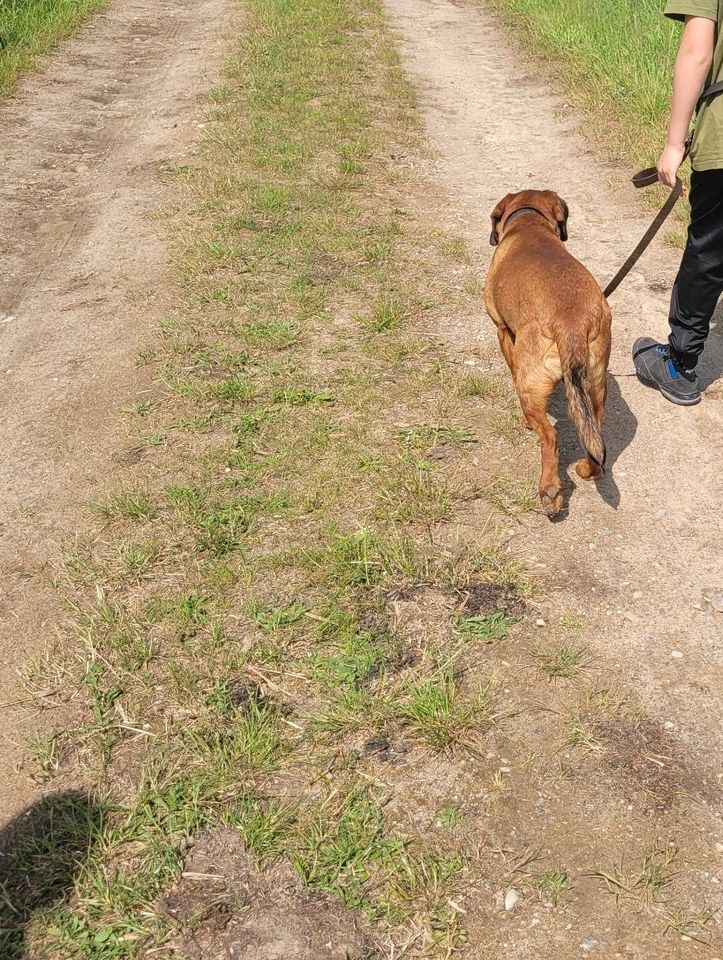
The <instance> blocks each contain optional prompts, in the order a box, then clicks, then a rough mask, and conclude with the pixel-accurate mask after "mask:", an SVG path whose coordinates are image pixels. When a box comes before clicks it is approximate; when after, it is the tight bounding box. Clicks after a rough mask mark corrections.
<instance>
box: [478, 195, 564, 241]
mask: <svg viewBox="0 0 723 960" xmlns="http://www.w3.org/2000/svg"><path fill="white" fill-rule="evenodd" d="M524 207H529V208H531V209H532V210H536V211H537V212H538V213H539V214H540V215H541V216H542V217H544V219H545V220H547V222H548V223H549V224H550V226H551V227H552V229H553V230H554V231H555V233H556V234H557V235H558V237H559V238H560V239H561V240H567V219H568V217H569V215H570V212H569V210H568V208H567V204H566V203H565V201H564V200H563V199H562V198H561V197H558V195H557V194H556V193H554V191H552V190H522V191H521V192H520V193H508V194H507V196H506V197H505V198H504V199H502V200H500V202H499V203H498V204H497V206H496V207H495V208H494V210H493V211H492V233H491V235H490V243H491V244H492V246H493V247H496V246H497V244H498V243H499V242H500V239H501V237H502V233H503V232H504V227H505V223H506V222H507V221H508V220H509V218H510V217H511V216H512V215H513V214H514V213H515V212H516V211H517V210H522V209H523V208H524Z"/></svg>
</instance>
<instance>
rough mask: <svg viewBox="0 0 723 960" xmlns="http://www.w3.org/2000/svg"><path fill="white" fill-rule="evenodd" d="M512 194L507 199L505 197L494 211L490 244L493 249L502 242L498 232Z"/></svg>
mask: <svg viewBox="0 0 723 960" xmlns="http://www.w3.org/2000/svg"><path fill="white" fill-rule="evenodd" d="M511 196H512V194H511V193H508V194H507V196H506V197H503V198H502V200H500V202H499V203H498V204H497V206H496V207H495V208H494V210H493V211H492V217H491V220H492V233H491V234H490V244H491V246H493V247H496V246H497V244H498V243H499V242H500V237H499V234H498V232H497V228H498V227H499V225H500V220H501V219H502V217H504V215H505V210H506V209H507V204H508V203H509V202H510V197H511Z"/></svg>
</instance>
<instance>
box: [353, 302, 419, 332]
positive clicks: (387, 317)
mask: <svg viewBox="0 0 723 960" xmlns="http://www.w3.org/2000/svg"><path fill="white" fill-rule="evenodd" d="M409 314H410V309H409V306H408V305H407V304H404V303H402V302H401V301H400V300H398V299H396V298H394V297H383V298H381V299H380V300H377V302H376V303H375V304H373V306H372V309H371V313H370V314H369V316H367V317H360V318H359V321H360V323H362V324H363V325H364V326H365V327H367V328H368V329H369V330H375V331H377V332H378V333H387V332H389V331H391V330H397V329H398V328H399V327H401V325H402V323H403V322H404V320H405V319H406V318H407V317H408V316H409Z"/></svg>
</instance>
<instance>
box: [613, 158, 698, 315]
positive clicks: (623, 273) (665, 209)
mask: <svg viewBox="0 0 723 960" xmlns="http://www.w3.org/2000/svg"><path fill="white" fill-rule="evenodd" d="M633 183H634V184H635V186H636V187H637V188H638V189H640V188H642V187H649V186H650V185H651V184H653V183H658V171H657V170H656V169H655V167H648V168H647V169H646V170H641V171H640V173H636V174H635V176H634V177H633ZM682 193H683V181H682V180H681V179H680V177H676V178H675V186H674V187H673V189H672V190H671V192H670V196H669V197H668V199H667V200H666V201H665V203H664V204H663V206H662V207H661V208H660V210H659V211H658V214H657V216H656V217H655V219H654V220H653V222H652V223H651V224H650V226H649V227H648V229H647V230H646V231H645V233H644V234H643V237H642V239H641V241H640V243H639V244H638V245H637V247H636V248H635V249H634V250H633V252H632V253H631V254H630V256H629V257H628V259H627V260H626V261H625V263H624V264H623V265H622V267H620V269H619V270H618V272H617V273H616V274H615V276H614V277H613V278H612V280H611V281H610V283H609V284H608V285H607V286H606V287H605V289H604V290H603V296H605V297H609V296H610V294H611V293H614V292H615V290H617V288H618V287H619V286H620V284H621V283H622V282H623V280H624V279H625V277H627V275H628V274H629V273H630V271H631V270H632V269H633V267H634V266H635V264H636V263H637V262H638V260H639V259H640V258H641V257H642V255H643V254H644V253H645V251H646V250H647V249H648V247H649V246H650V242H651V240H652V239H653V237H654V236H655V234H656V233H657V232H658V230H660V228H661V227H662V226H663V224H664V223H665V221H666V220H667V219H668V217H669V216H670V212H671V210H672V209H673V207H674V206H675V205H676V203H677V202H678V200H679V199H680V197H681V196H682Z"/></svg>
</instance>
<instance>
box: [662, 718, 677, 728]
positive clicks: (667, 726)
mask: <svg viewBox="0 0 723 960" xmlns="http://www.w3.org/2000/svg"><path fill="white" fill-rule="evenodd" d="M663 726H664V727H665V729H666V730H674V729H675V724H674V723H673V721H672V720H666V721H665V723H664V724H663Z"/></svg>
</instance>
